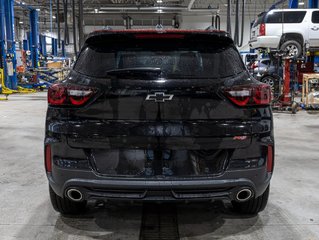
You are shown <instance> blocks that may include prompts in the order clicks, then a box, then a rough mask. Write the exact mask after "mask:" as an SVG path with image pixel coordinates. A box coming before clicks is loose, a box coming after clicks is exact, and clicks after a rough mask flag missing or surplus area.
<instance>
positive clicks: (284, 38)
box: [279, 33, 304, 48]
mask: <svg viewBox="0 0 319 240" xmlns="http://www.w3.org/2000/svg"><path fill="white" fill-rule="evenodd" d="M289 40H294V41H297V42H299V43H300V45H301V47H302V46H303V43H304V37H303V36H302V34H300V33H285V34H283V35H282V36H281V39H280V42H279V48H280V47H281V46H282V45H283V44H284V43H285V42H287V41H289Z"/></svg>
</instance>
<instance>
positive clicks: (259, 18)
mask: <svg viewBox="0 0 319 240" xmlns="http://www.w3.org/2000/svg"><path fill="white" fill-rule="evenodd" d="M265 15H266V14H265V13H262V14H261V15H259V16H258V18H257V19H256V20H255V22H254V24H253V27H257V26H258V25H259V24H261V23H264V19H265Z"/></svg>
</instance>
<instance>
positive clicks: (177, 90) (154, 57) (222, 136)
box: [48, 32, 261, 177]
mask: <svg viewBox="0 0 319 240" xmlns="http://www.w3.org/2000/svg"><path fill="white" fill-rule="evenodd" d="M245 83H249V84H251V83H252V80H251V79H250V78H249V75H248V74H247V72H246V68H245V66H244V64H243V62H242V60H241V58H240V55H239V53H238V51H237V50H236V49H235V47H234V45H233V43H232V41H231V39H230V38H228V37H226V36H224V35H223V34H218V33H183V32H181V33H174V34H172V33H162V34H160V33H125V34H124V33H123V34H121V33H116V34H115V33H113V34H112V33H105V34H102V35H96V36H92V37H91V38H89V39H88V40H87V42H86V44H85V46H84V48H83V49H82V52H81V54H80V56H79V58H78V60H77V63H76V65H75V67H74V71H72V73H71V74H70V76H69V77H68V79H67V80H66V81H65V83H64V84H65V87H66V88H73V87H72V86H75V85H76V86H77V87H79V86H81V87H83V88H84V89H91V90H92V91H93V92H94V95H93V96H92V97H91V98H90V99H89V100H88V101H87V102H86V103H85V104H84V105H83V106H81V107H74V106H66V107H64V108H61V109H59V110H58V112H59V114H58V115H59V116H58V119H59V121H56V122H54V123H52V124H50V126H49V127H48V128H49V129H50V131H51V132H52V133H56V134H62V135H63V136H65V137H66V139H67V142H68V145H69V146H70V147H71V148H72V149H78V150H81V151H83V153H84V154H85V155H86V156H87V157H88V159H89V160H90V163H91V166H92V167H93V169H94V171H96V173H97V174H100V175H105V176H130V177H145V176H147V177H150V176H162V177H163V176H164V177H185V176H187V177H190V176H191V177H192V176H208V175H218V174H222V173H223V171H225V169H226V167H227V166H228V163H229V161H230V159H231V158H236V157H237V158H238V157H239V156H240V151H242V150H241V149H246V150H249V148H250V147H251V144H252V136H253V130H252V129H253V126H252V124H253V123H252V118H251V117H252V114H253V113H254V112H255V109H254V108H251V107H245V106H244V105H242V106H241V107H238V106H236V104H234V102H232V101H230V100H229V99H227V98H226V97H225V92H224V90H223V89H228V88H231V87H233V86H236V85H238V84H239V85H240V84H245ZM68 91H69V92H70V90H68ZM81 91H82V90H81ZM234 91H235V90H234ZM234 91H233V92H234ZM244 91H246V90H239V91H238V92H244ZM51 93H52V91H51ZM49 95H50V92H49ZM238 101H246V100H243V99H242V98H239V100H238ZM237 104H242V102H237ZM51 108H52V109H54V108H55V107H54V106H53V107H51ZM52 116H53V118H54V117H55V116H54V114H52ZM56 116H57V115H56ZM61 116H63V119H64V120H61ZM51 122H52V121H51ZM242 152H244V153H245V157H246V158H252V159H253V158H256V159H258V158H259V157H260V156H261V152H260V150H259V149H257V150H253V151H250V152H249V153H247V151H245V150H243V151H242ZM238 154H239V155H238ZM57 158H59V156H57Z"/></svg>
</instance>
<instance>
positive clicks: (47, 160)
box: [44, 145, 52, 172]
mask: <svg viewBox="0 0 319 240" xmlns="http://www.w3.org/2000/svg"><path fill="white" fill-rule="evenodd" d="M44 151H45V153H44V154H45V155H44V161H45V170H46V171H47V172H52V161H51V146H50V145H45V150H44Z"/></svg>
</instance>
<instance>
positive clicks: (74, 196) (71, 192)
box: [66, 188, 83, 202]
mask: <svg viewBox="0 0 319 240" xmlns="http://www.w3.org/2000/svg"><path fill="white" fill-rule="evenodd" d="M66 196H67V197H68V198H69V199H70V200H72V201H74V202H81V201H82V200H83V194H82V193H81V191H80V190H78V189H75V188H70V189H68V190H67V192H66Z"/></svg>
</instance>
